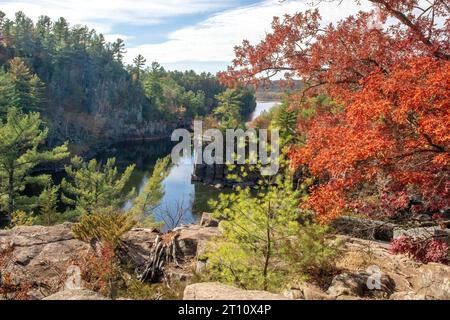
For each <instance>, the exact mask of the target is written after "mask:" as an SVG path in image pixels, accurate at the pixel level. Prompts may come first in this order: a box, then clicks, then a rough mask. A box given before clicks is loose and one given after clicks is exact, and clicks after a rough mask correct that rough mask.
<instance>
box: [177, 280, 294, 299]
mask: <svg viewBox="0 0 450 320" xmlns="http://www.w3.org/2000/svg"><path fill="white" fill-rule="evenodd" d="M183 300H288V299H287V298H286V297H283V296H282V295H278V294H274V293H270V292H267V291H256V290H248V291H247V290H243V289H239V288H235V287H231V286H227V285H224V284H221V283H216V282H205V283H196V284H192V285H189V286H187V287H186V289H185V290H184V295H183Z"/></svg>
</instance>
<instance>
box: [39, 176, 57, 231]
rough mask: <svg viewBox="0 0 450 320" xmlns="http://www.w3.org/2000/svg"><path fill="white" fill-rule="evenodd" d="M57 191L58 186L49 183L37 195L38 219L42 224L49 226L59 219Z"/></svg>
mask: <svg viewBox="0 0 450 320" xmlns="http://www.w3.org/2000/svg"><path fill="white" fill-rule="evenodd" d="M58 192H59V186H53V185H51V184H49V185H48V186H47V187H46V188H45V189H44V190H43V191H42V193H41V194H40V195H39V208H40V216H39V221H40V222H41V223H42V224H43V225H46V226H51V225H54V224H55V223H57V222H58V220H59V214H58Z"/></svg>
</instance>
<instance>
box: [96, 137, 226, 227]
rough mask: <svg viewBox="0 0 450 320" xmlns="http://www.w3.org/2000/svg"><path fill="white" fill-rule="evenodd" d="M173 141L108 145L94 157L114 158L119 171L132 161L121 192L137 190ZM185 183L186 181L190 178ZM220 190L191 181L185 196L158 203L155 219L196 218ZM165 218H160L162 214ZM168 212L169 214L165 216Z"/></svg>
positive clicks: (179, 220)
mask: <svg viewBox="0 0 450 320" xmlns="http://www.w3.org/2000/svg"><path fill="white" fill-rule="evenodd" d="M174 145H175V143H173V142H171V141H170V140H169V139H164V140H157V141H136V142H134V141H133V142H126V143H120V144H116V145H114V146H112V147H111V148H110V150H109V151H107V152H104V153H102V154H99V155H98V156H97V158H98V159H99V160H102V161H106V159H107V158H110V157H115V158H116V163H117V166H118V167H119V170H124V169H125V168H126V167H127V166H128V165H130V164H136V169H135V170H134V172H133V174H132V176H131V177H130V180H129V182H128V185H127V187H126V189H125V192H128V191H129V190H131V188H133V187H135V188H136V190H137V191H139V190H140V189H141V188H142V187H143V186H144V184H145V182H146V181H147V179H148V178H149V177H150V176H151V174H152V172H153V169H154V166H155V164H156V161H157V160H158V159H161V158H164V157H166V156H167V155H169V154H170V153H171V151H172V147H173V146H174ZM188 179H189V180H188V181H186V183H188V184H190V183H191V181H190V177H189V178H188ZM221 192H230V191H228V190H225V191H223V190H218V189H216V188H214V187H212V186H210V185H204V184H201V183H195V184H194V192H193V194H191V195H189V199H186V198H185V197H186V196H187V195H186V194H182V193H180V194H179V197H180V198H178V199H171V200H166V201H168V202H163V203H161V207H160V208H159V210H157V211H159V212H158V213H157V220H159V221H164V222H165V223H166V224H167V225H171V227H173V226H176V225H179V224H185V223H192V222H195V220H197V219H199V218H200V215H201V213H203V212H206V211H209V206H208V201H209V200H210V199H217V198H218V195H219V194H220V193H221ZM163 215H164V216H165V217H162V216H163ZM168 215H170V216H168Z"/></svg>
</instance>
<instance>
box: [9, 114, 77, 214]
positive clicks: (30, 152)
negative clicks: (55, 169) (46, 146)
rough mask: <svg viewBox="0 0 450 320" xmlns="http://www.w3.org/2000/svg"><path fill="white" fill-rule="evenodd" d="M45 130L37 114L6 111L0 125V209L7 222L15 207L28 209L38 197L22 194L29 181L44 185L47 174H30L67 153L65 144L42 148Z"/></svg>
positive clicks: (34, 203)
mask: <svg viewBox="0 0 450 320" xmlns="http://www.w3.org/2000/svg"><path fill="white" fill-rule="evenodd" d="M47 134H48V129H47V128H45V127H44V126H43V123H42V120H41V118H40V115H39V114H38V113H29V114H23V113H22V112H21V111H20V110H19V109H16V108H11V109H9V110H8V114H7V117H6V120H5V121H3V122H2V123H1V124H0V195H1V197H0V208H1V211H2V213H3V214H5V215H6V218H7V221H10V220H11V215H12V214H13V213H14V212H15V211H16V210H28V211H29V210H31V209H32V208H34V207H36V206H37V205H38V201H37V199H34V198H33V197H30V196H27V195H25V194H24V193H23V191H24V190H25V187H26V186H27V185H29V184H35V185H36V184H37V185H46V184H47V183H48V182H49V180H50V176H48V175H32V170H33V169H34V168H35V167H37V166H38V165H40V164H44V163H51V162H56V161H60V160H62V159H64V158H66V157H67V156H68V155H69V152H68V150H67V145H66V144H64V145H62V146H59V147H56V148H54V149H52V150H43V149H42V144H43V143H44V141H45V139H46V137H47Z"/></svg>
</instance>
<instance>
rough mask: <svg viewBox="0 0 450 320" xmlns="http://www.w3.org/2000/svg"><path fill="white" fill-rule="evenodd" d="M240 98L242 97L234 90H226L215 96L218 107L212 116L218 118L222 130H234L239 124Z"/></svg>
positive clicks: (240, 120) (240, 118)
mask: <svg viewBox="0 0 450 320" xmlns="http://www.w3.org/2000/svg"><path fill="white" fill-rule="evenodd" d="M241 98H242V95H241V94H240V93H239V92H238V91H237V90H234V89H227V90H226V91H225V92H223V93H221V94H219V95H217V96H216V99H217V101H218V102H219V105H218V106H217V108H216V109H215V110H214V114H215V115H216V116H218V117H219V122H220V126H221V127H222V129H234V128H237V127H238V126H239V124H241V122H242V117H241V107H242V101H241Z"/></svg>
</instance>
